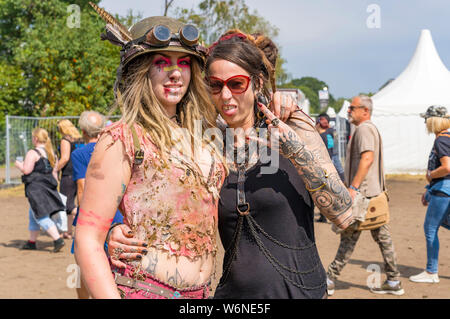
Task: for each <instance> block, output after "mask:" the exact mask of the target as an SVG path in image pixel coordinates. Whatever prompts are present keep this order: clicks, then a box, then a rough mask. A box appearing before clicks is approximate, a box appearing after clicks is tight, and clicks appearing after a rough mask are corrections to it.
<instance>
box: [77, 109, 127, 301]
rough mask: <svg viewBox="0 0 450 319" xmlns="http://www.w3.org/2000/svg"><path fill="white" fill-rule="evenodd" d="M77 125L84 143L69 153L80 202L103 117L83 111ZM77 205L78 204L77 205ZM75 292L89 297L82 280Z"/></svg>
mask: <svg viewBox="0 0 450 319" xmlns="http://www.w3.org/2000/svg"><path fill="white" fill-rule="evenodd" d="M78 126H79V127H80V129H81V132H82V135H83V140H84V142H85V143H86V145H84V146H82V147H80V148H78V149H76V150H75V151H73V152H72V154H71V156H70V157H71V160H72V166H73V180H74V182H75V183H76V184H77V199H78V204H80V202H81V199H82V198H83V192H84V183H85V180H86V171H87V168H88V165H89V161H90V159H91V156H92V152H93V151H94V148H95V144H96V143H97V141H98V136H99V134H100V132H101V130H102V129H103V127H104V126H105V118H104V116H103V115H102V114H100V113H98V112H96V111H84V112H83V113H81V115H80V120H79V122H78ZM78 207H79V206H78ZM78 213H79V212H78V211H77V214H76V216H75V218H74V221H73V226H74V227H76V225H77V219H78ZM122 222H123V217H122V214H121V213H120V211H117V212H116V215H115V216H114V219H113V221H112V223H113V224H114V223H122ZM74 244H75V240H74V242H73V243H72V249H71V253H72V254H73V253H74ZM77 294H78V298H79V299H89V291H88V289H87V287H86V285H85V283H84V281H83V280H80V287H79V288H77Z"/></svg>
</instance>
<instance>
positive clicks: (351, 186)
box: [348, 185, 359, 192]
mask: <svg viewBox="0 0 450 319" xmlns="http://www.w3.org/2000/svg"><path fill="white" fill-rule="evenodd" d="M348 188H351V189H353V190H354V191H357V192H359V188H356V187H355V186H353V185H350V186H349V187H348Z"/></svg>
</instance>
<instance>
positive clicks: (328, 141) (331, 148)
mask: <svg viewBox="0 0 450 319" xmlns="http://www.w3.org/2000/svg"><path fill="white" fill-rule="evenodd" d="M316 128H317V131H318V132H319V134H320V137H321V138H322V140H323V143H324V144H325V146H326V148H327V151H328V155H329V156H330V159H331V161H332V162H333V165H334V167H335V168H336V171H337V172H338V174H339V177H340V178H341V180H342V181H344V169H343V168H342V164H341V161H340V159H339V156H338V155H337V152H336V148H335V145H334V141H335V140H336V130H335V129H334V128H331V127H330V117H329V116H328V114H326V113H321V114H319V117H318V119H317V125H316ZM317 221H318V222H320V223H326V222H327V218H326V217H325V216H324V215H323V214H322V213H320V218H319V219H318V220H317Z"/></svg>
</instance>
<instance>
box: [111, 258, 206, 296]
mask: <svg viewBox="0 0 450 319" xmlns="http://www.w3.org/2000/svg"><path fill="white" fill-rule="evenodd" d="M112 271H113V275H115V273H117V274H118V275H121V276H124V277H122V278H121V279H122V280H120V281H119V280H117V276H116V284H117V289H118V290H119V292H120V296H121V297H122V299H206V298H208V296H209V291H210V286H209V285H208V284H206V285H202V286H196V287H192V288H183V289H179V288H176V287H173V286H171V285H168V284H166V283H163V282H161V281H159V280H158V279H156V278H154V277H153V276H151V275H150V274H149V273H147V272H145V271H140V272H139V273H138V274H135V269H134V268H133V267H132V266H130V265H127V268H125V269H121V268H117V267H113V268H112ZM128 278H130V279H131V281H133V280H132V279H136V280H137V281H133V282H134V284H133V285H126V284H120V283H121V282H123V281H124V279H128ZM118 281H119V282H118ZM125 281H126V280H125ZM131 281H130V282H131ZM144 283H146V284H151V288H150V289H148V288H149V286H148V285H146V284H144ZM158 288H160V289H158ZM156 290H158V291H156Z"/></svg>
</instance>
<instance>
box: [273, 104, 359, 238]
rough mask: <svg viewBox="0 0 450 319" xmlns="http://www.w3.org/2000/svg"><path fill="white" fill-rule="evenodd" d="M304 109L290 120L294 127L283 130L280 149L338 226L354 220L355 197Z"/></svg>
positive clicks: (291, 125)
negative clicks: (353, 199)
mask: <svg viewBox="0 0 450 319" xmlns="http://www.w3.org/2000/svg"><path fill="white" fill-rule="evenodd" d="M309 123H310V119H308V117H307V116H306V115H305V114H304V113H303V112H301V111H297V112H295V113H294V114H293V115H292V116H291V118H290V119H289V120H288V121H287V124H288V125H289V126H290V127H291V128H292V129H293V131H294V132H295V133H294V132H293V131H288V132H287V133H286V132H284V133H281V134H282V137H281V140H280V149H281V152H282V153H283V154H284V156H286V157H288V158H289V159H290V160H291V162H292V163H293V164H294V166H295V167H296V168H297V171H298V172H299V174H300V175H301V177H302V179H303V182H304V183H305V186H306V189H307V190H308V191H309V193H310V194H311V197H312V199H313V201H314V203H315V205H316V206H317V207H318V208H319V210H320V212H321V213H322V214H324V215H325V216H326V217H327V218H328V219H330V221H332V222H333V223H334V224H336V226H338V227H339V228H342V229H345V228H347V226H348V225H350V224H351V223H352V222H353V216H352V212H351V207H352V198H351V196H350V194H349V192H348V190H347V188H346V187H345V185H344V183H343V182H342V181H341V179H340V177H339V175H338V173H337V172H336V169H335V167H334V165H333V163H332V161H331V159H330V157H329V155H328V151H327V149H326V148H325V145H324V144H323V141H322V139H321V137H320V135H319V133H318V132H317V131H316V129H315V128H314V126H313V125H312V123H311V124H309Z"/></svg>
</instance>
